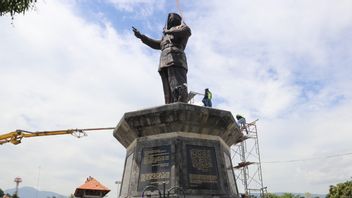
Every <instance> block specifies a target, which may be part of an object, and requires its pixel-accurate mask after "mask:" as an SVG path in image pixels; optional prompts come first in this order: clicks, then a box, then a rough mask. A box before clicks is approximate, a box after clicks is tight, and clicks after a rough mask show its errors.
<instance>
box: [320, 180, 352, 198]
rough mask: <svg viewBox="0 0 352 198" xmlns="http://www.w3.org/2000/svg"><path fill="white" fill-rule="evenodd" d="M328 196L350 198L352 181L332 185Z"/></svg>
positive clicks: (329, 197)
mask: <svg viewBox="0 0 352 198" xmlns="http://www.w3.org/2000/svg"><path fill="white" fill-rule="evenodd" d="M326 197H327V198H349V197H352V181H347V182H344V183H339V184H337V185H336V186H334V185H331V186H330V188H329V194H328V195H327V196H326Z"/></svg>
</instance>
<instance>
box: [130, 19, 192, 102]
mask: <svg viewBox="0 0 352 198" xmlns="http://www.w3.org/2000/svg"><path fill="white" fill-rule="evenodd" d="M132 28H133V32H134V35H135V36H136V37H137V38H139V39H141V40H142V42H143V43H144V44H146V45H148V46H149V47H151V48H153V49H156V50H161V55H160V63H159V74H160V76H161V80H162V82H163V89H164V98H165V103H166V104H169V103H173V102H187V98H188V91H187V70H188V67H187V60H186V54H185V52H184V50H185V48H186V45H187V41H188V38H189V37H190V36H191V29H190V28H189V27H188V26H187V25H186V24H185V23H184V22H183V21H182V18H181V16H180V15H178V14H176V13H170V14H169V15H168V17H167V22H166V25H165V27H164V29H163V36H162V38H161V40H154V39H151V38H149V37H147V36H145V35H143V34H141V33H140V32H139V31H138V30H137V29H136V28H134V27H132Z"/></svg>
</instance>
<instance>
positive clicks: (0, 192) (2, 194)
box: [0, 188, 5, 197]
mask: <svg viewBox="0 0 352 198" xmlns="http://www.w3.org/2000/svg"><path fill="white" fill-rule="evenodd" d="M4 194H5V193H4V191H2V189H1V188H0V197H2V196H4Z"/></svg>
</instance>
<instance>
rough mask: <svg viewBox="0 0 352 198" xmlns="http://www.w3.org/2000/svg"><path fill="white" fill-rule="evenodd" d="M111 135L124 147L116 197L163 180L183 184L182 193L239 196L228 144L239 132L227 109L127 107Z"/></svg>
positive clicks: (196, 197)
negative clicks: (123, 162) (120, 176)
mask: <svg viewBox="0 0 352 198" xmlns="http://www.w3.org/2000/svg"><path fill="white" fill-rule="evenodd" d="M114 136H115V138H116V139H117V140H118V141H119V142H120V143H121V144H122V145H123V146H124V147H126V148H127V154H126V161H125V167H124V175H123V179H122V185H121V190H120V192H121V193H120V198H122V197H123V198H132V197H133V198H136V197H141V195H142V193H143V192H144V191H145V190H146V188H148V187H150V186H153V187H156V188H159V189H160V190H161V191H162V190H163V189H162V188H163V186H164V185H165V187H166V190H168V189H171V188H173V187H179V188H181V189H183V192H184V193H185V197H187V198H210V197H217V198H237V197H238V190H237V184H236V181H235V177H234V173H233V170H232V167H233V165H232V162H231V154H230V146H231V145H232V144H235V143H236V142H238V141H239V140H240V139H241V138H242V137H243V134H242V133H241V132H240V130H239V127H238V126H237V124H236V122H235V119H234V118H233V116H232V114H231V113H230V112H229V111H224V110H220V109H213V108H207V107H201V106H195V105H190V104H185V103H173V104H168V105H163V106H159V107H155V108H150V109H144V110H140V111H134V112H129V113H125V115H124V116H123V117H122V119H121V120H120V122H119V123H118V125H117V127H116V128H115V130H114ZM148 193H149V194H151V196H152V197H159V195H158V193H157V191H154V192H150V191H149V192H148ZM170 195H171V196H170V197H183V196H182V195H183V194H182V193H181V191H179V192H177V191H172V192H171V191H170Z"/></svg>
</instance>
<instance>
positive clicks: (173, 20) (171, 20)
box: [167, 13, 182, 29]
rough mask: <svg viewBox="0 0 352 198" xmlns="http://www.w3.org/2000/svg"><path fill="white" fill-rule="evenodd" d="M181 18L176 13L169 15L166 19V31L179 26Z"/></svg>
mask: <svg viewBox="0 0 352 198" xmlns="http://www.w3.org/2000/svg"><path fill="white" fill-rule="evenodd" d="M181 23H182V17H181V16H180V15H178V14H177V13H169V15H168V17H167V29H170V28H172V27H175V26H178V25H181Z"/></svg>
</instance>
